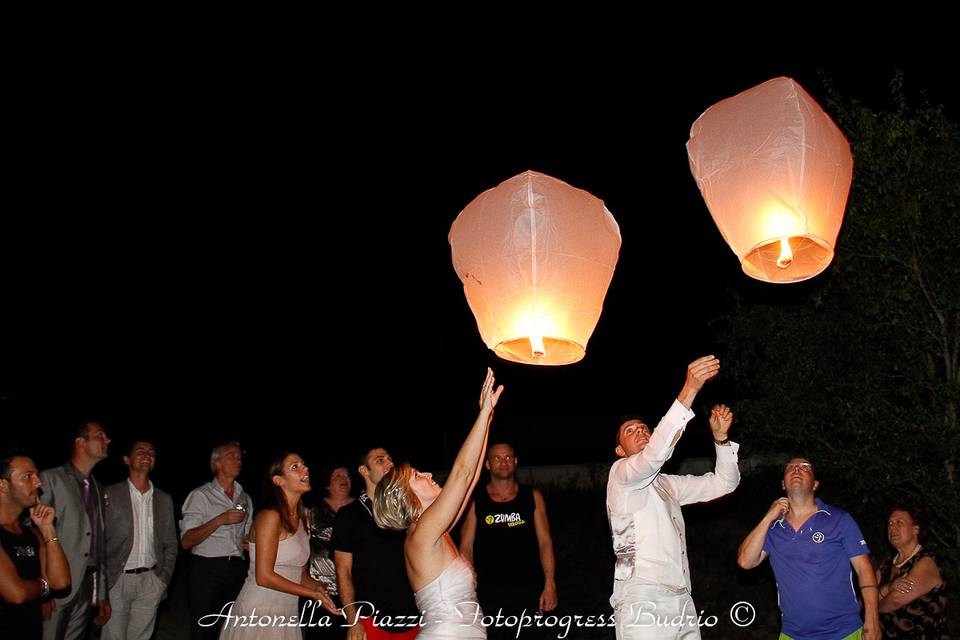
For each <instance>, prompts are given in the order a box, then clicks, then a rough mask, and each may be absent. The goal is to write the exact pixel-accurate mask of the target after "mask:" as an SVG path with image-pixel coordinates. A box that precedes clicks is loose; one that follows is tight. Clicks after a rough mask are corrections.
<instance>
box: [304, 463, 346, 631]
mask: <svg viewBox="0 0 960 640" xmlns="http://www.w3.org/2000/svg"><path fill="white" fill-rule="evenodd" d="M320 478H322V479H323V482H324V483H325V486H324V490H325V491H326V495H325V496H324V497H323V499H321V500H319V501H318V502H317V504H316V505H314V506H312V507H310V508H309V509H308V510H307V516H308V518H309V522H310V567H309V570H310V577H311V578H313V579H314V580H316V581H318V582H319V583H320V584H322V585H323V586H324V588H326V590H327V593H329V594H330V597H331V598H333V600H334V602H335V603H337V604H338V605H339V604H340V602H339V594H338V593H337V591H338V590H337V570H336V567H335V566H334V563H333V548H332V547H331V546H330V539H331V538H332V536H333V522H334V520H336V517H337V512H338V511H339V510H340V508H341V507H344V506H346V505H348V504H350V503H351V502H353V496H351V495H350V490H351V488H352V486H353V483H352V482H351V480H350V471H349V470H348V469H347V467H346V466H343V465H336V464H334V465H326V466H324V467H323V469H322V472H321V475H320ZM306 632H307V633H306V635H307V637H308V638H328V639H333V638H342V637H345V636H346V629H345V628H344V627H343V626H342V625H340V624H332V625H330V626H329V627H308V628H307V629H306Z"/></svg>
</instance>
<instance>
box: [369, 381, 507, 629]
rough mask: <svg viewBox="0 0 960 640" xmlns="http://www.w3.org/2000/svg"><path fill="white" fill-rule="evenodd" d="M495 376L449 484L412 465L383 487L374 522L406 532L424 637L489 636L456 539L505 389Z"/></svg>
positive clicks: (387, 477) (400, 468) (392, 473)
mask: <svg viewBox="0 0 960 640" xmlns="http://www.w3.org/2000/svg"><path fill="white" fill-rule="evenodd" d="M494 382H495V381H494V377H493V371H491V370H490V369H487V379H486V380H485V381H484V383H483V389H482V391H481V392H480V414H479V415H478V416H477V420H476V422H474V423H473V427H472V428H471V429H470V433H469V434H468V435H467V439H466V441H465V442H464V443H463V446H461V447H460V452H459V453H458V454H457V459H456V460H455V461H454V463H453V468H452V469H451V470H450V475H449V476H448V477H447V482H446V484H445V485H444V486H443V487H442V488H441V487H440V486H439V485H438V484H437V483H436V482H434V481H433V479H432V477H431V475H430V474H429V473H420V472H419V471H417V470H416V469H414V468H412V467H411V466H410V465H408V464H403V465H400V466H398V467H397V466H395V467H394V468H393V469H391V470H390V471H389V472H388V473H387V475H385V476H384V477H383V479H382V480H380V482H379V484H377V491H376V497H375V499H374V501H373V517H374V519H375V520H376V522H377V525H379V526H380V527H382V528H384V529H393V530H397V531H406V532H407V538H406V541H405V542H404V546H403V552H404V558H405V560H406V565H407V578H409V580H410V585H411V586H412V587H413V590H414V597H415V598H416V601H417V607H418V608H419V609H420V612H421V614H422V625H423V630H422V631H421V632H420V635H419V636H417V638H418V640H440V639H442V638H450V639H456V640H463V639H471V640H472V639H477V640H479V639H482V638H486V637H487V631H486V629H485V627H484V626H483V624H482V618H483V612H482V611H481V610H480V605H479V604H477V580H476V574H475V573H474V571H473V565H471V564H470V563H469V562H468V561H467V560H466V559H464V558H463V556H461V555H460V552H459V551H458V550H457V545H455V544H454V543H453V540H451V539H450V529H452V528H453V526H454V525H455V524H456V523H457V521H458V520H459V519H460V516H462V515H463V512H464V510H465V509H466V507H467V504H468V502H469V500H470V496H471V494H472V493H473V488H474V487H475V486H476V484H477V479H478V478H479V477H480V469H481V466H482V465H481V461H482V459H483V452H484V450H486V447H487V435H488V434H489V431H490V421H491V420H492V419H493V408H494V407H495V406H496V404H497V400H498V399H499V398H500V393H501V392H502V391H503V386H501V387H499V388H498V389H497V390H496V391H494Z"/></svg>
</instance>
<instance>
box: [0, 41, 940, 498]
mask: <svg viewBox="0 0 960 640" xmlns="http://www.w3.org/2000/svg"><path fill="white" fill-rule="evenodd" d="M895 68H901V69H903V70H904V71H905V72H906V84H907V91H908V92H909V93H911V94H913V95H915V94H917V93H918V92H919V90H921V89H927V90H928V93H929V95H930V97H931V98H933V100H934V101H944V102H947V104H948V106H949V109H950V110H951V112H952V113H953V114H954V116H955V115H956V113H957V112H956V108H957V103H956V90H955V86H954V82H953V75H954V74H953V72H952V70H948V69H947V68H946V62H945V61H943V60H940V61H939V62H938V61H937V59H933V58H931V59H927V60H891V61H880V60H877V59H876V58H875V57H873V58H871V59H870V61H869V62H868V61H866V60H865V59H860V60H859V61H855V60H850V61H837V60H813V59H811V60H805V61H803V62H802V63H797V62H796V61H784V60H776V59H773V58H772V57H771V58H770V59H766V58H765V57H763V56H758V57H757V58H755V59H753V60H751V61H749V62H746V63H743V62H736V61H733V60H724V59H722V58H721V59H717V60H714V61H712V63H711V64H710V65H709V67H708V68H682V69H681V68H678V67H677V66H676V65H674V66H673V67H672V68H668V66H667V65H661V64H660V63H659V62H658V61H656V60H655V59H653V58H650V57H647V56H644V57H642V58H641V57H640V56H637V57H636V58H635V59H630V58H627V59H619V60H617V61H616V62H615V64H614V63H611V61H602V60H601V61H591V62H590V63H586V62H580V61H577V60H573V59H570V60H564V61H563V62H562V63H561V62H559V61H556V62H550V63H546V62H531V63H530V64H528V65H526V66H524V65H513V66H512V67H510V68H504V69H500V70H497V71H496V72H494V71H491V70H490V69H487V68H481V67H479V66H477V67H463V68H461V69H459V71H458V72H457V73H455V74H454V73H451V72H449V71H446V70H444V67H442V66H440V65H438V64H437V63H436V61H429V60H395V61H390V60H386V61H381V62H380V63H378V64H377V65H376V66H370V67H361V68H351V69H350V70H346V69H341V68H340V67H338V66H337V65H336V64H333V65H321V66H320V67H319V68H317V69H314V70H312V72H307V73H304V72H303V70H302V69H300V68H298V69H297V72H293V71H290V70H285V69H284V68H282V66H267V65H257V64H253V63H251V65H250V66H249V67H244V66H243V65H229V64H226V63H224V62H223V61H222V60H216V59H205V60H203V61H194V62H192V63H191V64H190V65H178V66H176V67H171V66H170V65H169V64H168V61H167V60H165V59H164V58H163V56H159V55H158V56H157V57H156V58H155V59H150V60H142V61H138V63H137V64H136V65H121V63H120V62H114V63H113V64H111V65H107V66H96V65H94V66H93V67H90V66H81V65H80V64H79V63H76V64H72V63H71V62H70V61H66V62H64V63H63V65H61V66H60V67H59V68H58V69H56V71H55V72H53V73H52V74H51V76H49V77H44V78H38V77H32V78H29V80H30V82H32V83H33V84H35V85H38V86H39V85H43V86H45V87H47V88H48V89H49V87H54V88H53V89H52V90H49V91H46V92H45V93H44V94H43V97H42V98H41V97H38V96H37V95H35V94H32V93H30V92H24V93H23V94H22V95H21V96H20V97H18V103H17V104H18V107H19V108H20V109H22V114H23V117H22V118H21V119H20V120H19V121H18V122H17V126H16V137H17V140H18V141H19V142H21V143H22V144H18V146H17V154H16V158H15V161H14V162H13V166H12V168H11V171H10V172H9V174H8V179H9V184H10V192H11V193H12V194H13V197H12V198H11V200H10V202H9V206H8V207H7V208H6V209H7V211H6V214H5V215H4V223H3V231H2V234H0V243H2V244H0V269H2V273H3V280H2V283H3V285H2V294H0V295H2V308H3V312H2V317H0V336H2V345H0V349H2V351H0V421H2V426H3V434H4V435H3V439H4V441H6V442H7V443H11V442H17V443H19V444H20V445H22V446H23V447H24V448H25V450H26V451H27V452H28V453H30V454H32V455H33V456H34V458H35V459H36V460H37V462H38V465H39V466H40V467H41V468H43V467H45V466H51V465H54V464H59V463H61V462H62V461H63V460H64V459H65V458H66V455H67V452H68V450H69V447H70V445H71V441H70V432H71V430H72V429H73V428H74V427H75V425H76V424H77V423H78V422H80V421H82V420H86V419H98V420H101V421H102V422H103V424H104V426H105V428H106V429H107V432H108V433H109V434H110V436H111V437H113V438H114V441H115V444H114V445H112V454H113V455H112V457H111V459H110V460H108V461H107V462H105V463H103V464H102V465H101V466H100V467H98V468H97V475H98V477H100V478H101V479H102V480H105V481H113V480H117V479H119V478H120V477H122V476H123V475H124V469H123V467H122V464H121V463H120V460H119V456H120V453H121V449H122V444H123V443H125V442H129V441H130V440H131V439H132V438H134V437H148V438H151V439H153V440H154V441H155V443H156V444H157V447H158V458H157V470H156V473H155V478H156V480H157V482H158V484H159V485H161V486H163V487H165V488H167V489H168V490H171V492H172V493H173V494H174V498H175V501H177V502H179V501H180V500H182V498H183V497H184V496H185V493H186V491H187V490H189V489H190V488H191V487H193V486H196V485H198V484H199V483H201V482H203V481H204V480H206V479H207V478H208V476H209V472H208V466H207V458H208V456H209V450H210V447H211V445H212V444H213V443H214V442H215V441H217V440H218V439H221V438H224V437H233V438H237V439H239V440H241V441H242V443H243V444H244V446H245V448H246V450H247V453H248V458H247V463H246V469H245V471H244V475H243V476H242V477H241V481H242V482H244V483H245V484H247V486H248V487H251V488H252V487H255V486H256V485H257V484H259V475H260V471H261V469H262V466H263V461H264V457H265V456H266V455H267V454H268V453H269V452H270V451H272V450H275V449H281V448H289V449H293V450H296V451H298V452H299V453H301V454H302V455H304V456H305V457H306V458H307V460H308V462H310V463H312V464H313V465H314V466H315V467H316V465H317V464H318V463H320V462H322V461H325V460H333V459H343V458H344V457H347V456H352V455H353V454H354V452H355V450H356V449H357V448H358V446H359V445H360V443H373V444H378V443H383V444H385V445H386V446H388V447H390V448H391V450H392V451H393V452H394V453H395V454H396V455H395V457H397V458H406V459H410V460H411V461H412V462H413V463H414V464H415V465H418V466H420V467H423V468H428V469H431V468H435V469H442V468H444V467H445V466H447V465H449V463H450V462H451V461H452V459H453V456H454V455H455V454H456V450H457V447H458V446H459V444H460V442H461V440H462V437H463V436H464V434H465V431H466V429H467V427H468V425H469V424H470V422H471V420H472V418H473V416H474V411H475V407H476V404H475V403H476V398H477V393H478V391H479V388H480V384H481V382H482V380H483V374H484V369H485V367H486V366H492V367H493V368H494V369H495V371H496V373H497V376H498V380H499V381H500V382H502V383H503V384H505V385H506V391H505V393H504V396H503V400H502V404H501V405H500V406H499V407H498V409H497V418H496V421H495V427H494V428H495V430H496V431H497V432H498V433H503V434H505V435H506V436H507V437H508V438H510V439H512V440H514V441H515V442H516V445H517V449H518V453H519V456H520V458H521V460H522V463H523V464H525V465H542V464H566V463H582V462H609V461H610V460H611V459H612V446H611V445H612V440H613V431H614V429H615V426H616V423H617V418H618V417H619V416H622V415H623V414H627V413H631V414H639V415H641V416H644V417H646V418H648V419H650V420H656V419H658V418H659V416H660V415H661V414H662V413H663V411H664V410H665V409H666V408H667V407H668V406H669V403H670V401H671V400H672V398H673V397H674V396H675V394H676V392H677V391H678V390H679V387H680V385H681V383H682V380H683V374H684V367H685V365H686V364H687V363H688V362H689V361H690V360H692V359H693V358H695V357H697V356H699V355H702V354H705V353H716V354H717V355H719V356H720V357H721V359H722V358H723V356H724V353H723V349H722V346H721V345H718V344H717V342H716V339H715V337H714V335H715V333H714V330H713V327H712V325H711V321H712V320H713V319H715V318H716V317H717V316H718V315H720V314H721V313H722V312H724V311H726V310H728V308H729V306H728V305H729V301H730V292H731V291H736V292H738V293H740V294H742V295H746V296H752V297H753V298H754V299H755V298H758V297H760V298H762V297H765V296H770V297H772V299H774V298H776V296H781V297H782V296H784V295H786V296H789V295H790V294H789V293H787V294H785V293H783V291H784V289H783V287H793V288H795V289H796V290H797V291H800V290H801V288H802V287H817V286H818V283H819V282H822V279H825V278H829V277H830V271H829V269H828V270H827V272H825V273H824V274H822V275H820V276H819V277H818V278H816V279H814V280H813V281H811V282H808V283H803V284H797V285H780V286H779V287H777V286H774V285H768V284H763V283H758V282H755V281H752V280H750V279H749V278H747V277H746V276H744V275H743V274H742V272H741V271H740V268H739V265H738V263H737V260H736V257H735V256H734V254H733V253H732V252H731V251H730V249H729V248H728V247H727V246H726V244H725V243H724V242H723V239H722V238H721V236H720V234H719V232H718V231H717V229H716V227H715V226H714V224H713V221H712V219H711V218H710V215H709V213H708V211H707V209H706V207H705V205H704V203H703V201H702V199H701V197H700V194H699V191H698V190H697V188H696V185H695V183H694V181H693V178H692V177H691V175H690V171H689V167H688V164H687V157H686V151H685V148H684V144H685V143H686V140H687V138H688V133H689V127H690V125H691V124H692V123H693V121H694V120H695V119H696V118H697V117H698V116H699V115H700V113H702V112H703V111H704V110H705V109H706V108H707V107H709V106H710V105H711V104H713V103H715V102H717V101H718V100H721V99H723V98H726V97H729V96H731V95H734V94H736V93H738V92H740V91H743V90H745V89H747V88H749V87H752V86H754V85H756V84H759V83H760V82H763V81H765V80H767V79H770V78H772V77H776V76H779V75H788V76H791V77H793V78H795V79H796V80H798V81H799V82H800V83H801V84H802V85H803V86H804V87H805V88H806V89H807V90H808V92H810V93H811V94H812V95H813V96H814V98H815V99H817V100H819V101H820V102H821V103H822V104H823V103H824V101H825V92H824V89H823V84H822V81H821V76H820V75H819V74H818V69H822V70H823V73H824V74H825V75H826V77H828V78H830V79H831V80H832V81H833V83H834V84H835V86H836V87H837V89H838V90H839V91H840V92H841V93H842V94H844V95H852V96H858V97H860V98H862V99H863V100H865V101H866V102H867V103H869V104H874V105H877V106H884V105H885V104H887V102H888V101H889V98H888V95H889V92H888V91H887V85H888V83H889V81H890V79H891V78H892V76H893V73H894V69H895ZM527 169H533V170H536V171H540V172H543V173H546V174H548V175H551V176H554V177H556V178H559V179H561V180H564V181H566V182H568V183H569V184H571V185H573V186H575V187H579V188H582V189H585V190H587V191H589V192H590V193H592V194H594V195H596V196H597V197H599V198H601V199H602V200H604V202H605V203H606V205H607V207H608V208H609V209H610V211H611V212H612V213H613V215H614V216H615V217H616V219H617V221H618V223H619V225H620V229H621V233H622V237H623V245H622V248H621V254H620V261H619V263H618V265H617V270H616V273H615V275H614V278H613V282H612V284H611V287H610V290H609V292H608V294H607V298H606V303H605V307H604V312H603V315H602V316H601V318H600V321H599V324H598V326H597V328H596V330H595V332H594V334H593V337H592V339H591V341H590V343H589V346H588V350H587V356H586V358H585V359H584V360H583V361H581V362H580V363H578V364H575V365H571V366H566V367H559V368H533V367H526V366H522V365H516V364H512V363H507V362H505V361H501V360H498V359H497V358H495V357H494V356H493V355H492V352H490V351H488V350H487V349H486V347H485V346H484V345H483V344H482V342H481V341H480V337H479V333H478V332H477V330H476V325H475V322H474V320H473V318H472V315H471V313H470V311H469V309H468V307H467V305H466V301H465V299H464V296H463V293H462V288H461V286H460V283H459V280H458V279H457V276H456V274H455V273H454V270H453V268H452V265H451V262H450V255H449V246H448V244H447V240H446V234H447V232H448V230H449V227H450V224H451V223H452V222H453V220H454V218H455V217H456V215H457V214H458V213H459V212H460V210H461V209H462V208H463V207H464V206H465V205H466V204H467V203H469V202H470V201H471V200H472V199H473V198H474V197H475V196H476V195H478V194H479V193H481V192H482V191H483V190H485V189H488V188H491V187H494V186H496V185H497V184H499V183H500V182H502V181H503V180H506V179H508V178H510V177H512V176H514V175H516V174H518V173H520V172H522V171H525V170H527ZM855 172H856V169H855ZM855 176H856V173H855ZM855 179H856V177H855ZM842 241H843V233H842V231H841V236H840V242H842ZM775 290H776V291H775ZM736 399H737V398H736V397H735V390H734V389H733V387H732V385H731V384H730V383H729V381H725V380H724V376H723V373H721V377H720V378H719V379H718V380H717V381H716V382H715V383H713V384H712V385H710V386H709V387H708V388H707V390H705V392H704V393H703V394H701V396H700V398H698V406H697V407H695V408H696V409H697V410H698V413H700V414H701V415H702V412H703V408H704V407H705V406H706V405H708V404H712V403H713V402H728V403H731V404H734V406H735V403H736ZM734 428H735V427H734ZM692 433H693V437H689V438H686V439H684V442H683V443H682V444H681V446H680V448H679V450H678V454H677V456H678V457H679V458H683V457H688V456H691V455H699V454H704V455H708V454H709V451H710V448H709V438H708V436H707V435H706V425H705V424H704V423H703V422H702V421H698V423H695V426H694V429H693V431H692ZM734 433H735V432H734ZM744 454H745V455H749V443H745V449H744ZM315 484H316V483H315Z"/></svg>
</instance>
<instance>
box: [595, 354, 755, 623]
mask: <svg viewBox="0 0 960 640" xmlns="http://www.w3.org/2000/svg"><path fill="white" fill-rule="evenodd" d="M719 371H720V361H719V360H718V359H716V358H714V357H713V356H712V355H711V356H704V357H702V358H699V359H697V360H694V361H693V362H692V363H690V365H689V366H688V367H687V375H686V380H685V381H684V385H683V389H682V390H681V391H680V395H678V396H677V399H676V401H674V403H673V405H672V406H671V407H670V409H669V411H667V414H666V415H665V416H664V417H663V419H661V420H660V424H658V425H657V428H656V430H655V431H654V432H653V434H652V435H651V432H650V429H649V427H647V425H646V424H644V423H643V421H641V420H627V421H626V422H624V423H623V424H621V425H620V427H619V429H618V430H617V447H616V453H617V456H619V457H620V459H619V460H617V461H616V462H614V463H613V467H611V469H610V477H609V479H608V482H607V517H608V518H609V521H610V530H611V533H612V535H613V550H614V553H615V554H616V556H617V564H616V567H615V570H614V583H613V595H612V596H611V598H610V604H611V605H612V606H613V609H614V615H615V617H616V632H617V639H618V640H625V639H636V638H644V639H647V638H657V639H659V638H682V639H684V640H689V639H692V638H700V629H699V627H698V626H697V616H698V612H697V610H696V607H695V605H694V604H693V599H692V598H691V596H690V567H689V564H688V562H687V544H686V539H685V527H684V522H683V514H682V513H681V511H680V507H681V505H685V504H693V503H696V502H705V501H707V500H713V499H715V498H719V497H720V496H723V495H726V494H728V493H730V492H731V491H733V490H734V489H735V488H736V487H737V485H738V484H739V483H740V471H739V468H738V465H737V450H738V449H739V445H737V444H736V443H735V442H730V440H729V439H728V438H727V431H729V429H730V425H731V424H732V423H733V412H732V411H730V409H729V408H727V407H726V406H724V405H716V406H715V407H714V408H713V411H712V412H711V414H710V430H711V431H712V433H713V439H714V442H715V443H716V453H717V463H716V469H715V472H714V473H705V474H703V475H700V476H691V475H687V476H675V475H667V474H662V473H660V469H661V468H662V467H663V465H664V463H666V461H667V460H669V459H670V456H671V455H673V449H674V447H675V446H676V444H677V441H678V440H679V439H680V436H681V435H683V431H684V428H685V427H686V425H687V422H689V421H690V419H691V418H693V416H694V414H693V411H691V410H690V409H691V407H692V406H693V400H694V398H695V397H696V395H697V393H698V392H699V391H700V390H701V389H702V388H703V385H704V384H705V383H706V382H707V381H708V380H710V379H712V378H714V377H715V376H716V375H717V373H718V372H719Z"/></svg>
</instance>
